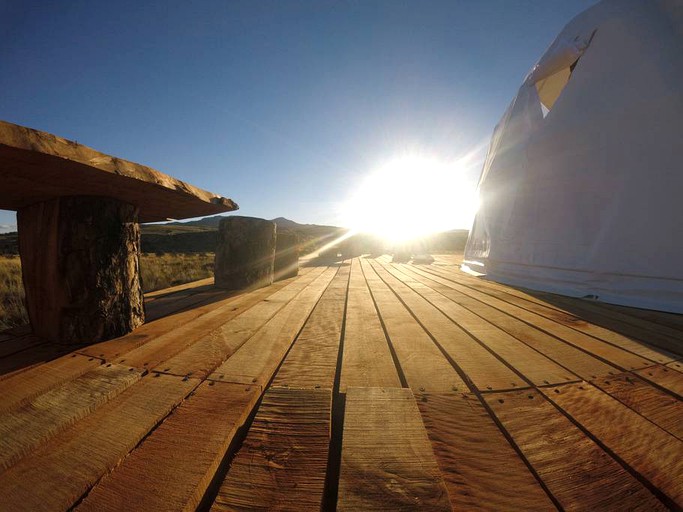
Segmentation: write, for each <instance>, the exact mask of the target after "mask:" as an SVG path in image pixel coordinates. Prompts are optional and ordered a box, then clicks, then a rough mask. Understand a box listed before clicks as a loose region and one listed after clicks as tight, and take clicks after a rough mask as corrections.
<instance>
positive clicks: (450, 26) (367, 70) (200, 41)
mask: <svg viewBox="0 0 683 512" xmlns="http://www.w3.org/2000/svg"><path fill="white" fill-rule="evenodd" d="M594 3H595V0H466V1H457V0H450V1H432V0H419V1H418V0H414V1H400V0H386V1H374V0H363V1H360V0H355V1H343V0H339V1H325V0H310V1H295V0H278V1H256V0H247V1H228V0H220V1H218V0H217V1H188V0H183V1H171V0H160V1H143V0H135V1H123V2H117V1H112V0H107V1H95V0H72V1H68V2H57V1H45V2H36V1H31V0H22V1H12V0H0V119H3V120H6V121H9V122H12V123H17V124H21V125H26V126H29V127H32V128H37V129H40V130H45V131H48V132H51V133H54V134H56V135H60V136H62V137H66V138H68V139H72V140H77V141H78V142H79V143H81V144H85V145H88V146H91V147H93V148H95V149H97V150H100V151H103V152H105V153H110V154H113V155H115V156H117V157H120V158H125V159H128V160H132V161H134V162H139V163H143V164H146V165H149V166H151V167H154V168H156V169H159V170H161V171H163V172H166V173H168V174H170V175H172V176H174V177H177V178H180V179H183V180H186V181H188V182H190V183H192V184H193V185H196V186H199V187H201V188H205V189H207V190H210V191H212V192H215V193H218V194H221V195H224V196H227V197H230V198H232V199H234V200H235V201H237V202H238V203H239V204H240V207H241V209H240V214H242V215H251V216H256V217H263V218H274V217H279V216H284V217H287V218H290V219H293V220H296V221H297V222H304V223H319V224H337V225H339V224H341V219H340V217H339V209H340V205H341V204H343V202H344V201H345V199H346V198H347V197H349V195H350V194H352V193H353V190H354V187H355V186H357V184H358V182H359V180H361V179H362V177H363V176H365V175H367V174H368V173H369V172H371V171H372V170H373V169H375V168H377V167H378V166H381V165H382V164H383V163H384V162H386V161H389V160H391V159H393V158H396V157H397V156H398V155H403V154H412V153H417V154H421V155H427V156H429V157H430V158H433V159H437V160H452V159H455V158H458V157H460V156H463V155H465V154H468V153H470V152H471V151H472V150H478V153H477V156H478V158H475V159H474V160H473V161H472V162H471V165H470V167H469V168H468V169H467V171H466V172H465V176H464V177H463V181H462V182H463V186H471V187H473V186H474V185H475V184H476V182H477V180H478V177H479V172H480V170H481V159H483V156H484V154H485V151H486V144H487V142H488V138H489V136H490V135H491V132H492V130H493V128H494V126H495V124H496V123H497V121H498V119H499V118H500V116H501V115H502V113H503V111H504V110H505V108H506V106H507V104H508V103H509V101H510V100H511V99H512V97H513V96H514V94H515V93H516V90H517V88H518V87H519V85H520V83H521V81H522V79H523V78H524V76H525V74H526V73H527V71H528V70H529V69H530V67H531V66H532V65H533V64H534V63H535V61H536V60H537V59H538V57H540V55H541V54H542V53H543V51H544V50H545V48H546V47H547V46H548V45H549V44H550V43H551V42H552V40H553V39H554V37H555V36H556V35H557V34H558V33H559V31H560V30H561V29H562V27H563V26H564V25H565V24H566V23H567V22H568V21H569V20H570V19H571V18H572V17H573V16H575V15H576V14H578V13H579V12H581V11H582V10H584V9H586V8H587V7H589V6H591V5H593V4H594ZM1 193H2V191H1V190H0V194H1ZM15 223H16V221H15V216H14V213H13V212H3V211H0V225H14V224H15ZM453 227H468V226H453ZM5 230H6V228H5Z"/></svg>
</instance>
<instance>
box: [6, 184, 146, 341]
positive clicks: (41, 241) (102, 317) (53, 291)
mask: <svg viewBox="0 0 683 512" xmlns="http://www.w3.org/2000/svg"><path fill="white" fill-rule="evenodd" d="M17 222H18V229H19V253H20V255H21V265H22V273H23V280H24V288H25V291H26V306H27V309H28V314H29V318H30V320H31V326H32V328H33V332H34V333H35V334H37V335H38V336H41V337H44V338H47V339H49V340H53V341H61V342H69V343H73V342H76V343H94V342H98V341H103V340H108V339H111V338H116V337H118V336H122V335H124V334H127V333H129V332H131V331H132V330H133V329H135V328H136V327H138V326H139V325H141V324H142V323H143V322H144V320H145V314H144V309H143V295H142V288H141V286H140V278H139V275H140V272H139V270H140V226H139V224H138V208H137V207H135V206H132V205H130V204H127V203H123V202H120V201H117V200H114V199H110V198H104V197H90V196H73V197H58V198H55V199H52V200H49V201H45V202H40V203H36V204H33V205H31V206H27V207H24V208H21V209H19V210H18V212H17Z"/></svg>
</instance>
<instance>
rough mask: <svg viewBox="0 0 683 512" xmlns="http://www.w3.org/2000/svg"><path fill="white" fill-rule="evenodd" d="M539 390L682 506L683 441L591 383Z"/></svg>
mask: <svg viewBox="0 0 683 512" xmlns="http://www.w3.org/2000/svg"><path fill="white" fill-rule="evenodd" d="M542 392H543V393H544V394H545V395H546V397H548V398H549V399H550V400H552V401H553V402H554V403H555V404H557V405H558V406H559V407H561V408H562V409H563V410H564V411H566V412H567V413H568V414H570V415H571V416H572V418H574V420H575V421H577V422H579V423H580V424H581V425H582V426H583V427H584V428H585V429H586V430H588V431H589V432H590V433H591V434H592V435H593V436H595V437H596V438H597V439H599V440H600V441H601V442H602V443H603V444H604V445H605V446H606V447H607V448H608V449H610V450H611V451H612V452H613V453H615V454H616V455H617V456H618V457H619V458H621V459H622V460H623V461H624V462H626V463H627V464H628V465H629V466H631V467H632V468H633V469H634V470H635V471H637V472H638V473H640V474H641V475H642V476H643V477H645V478H646V479H647V480H649V481H650V482H651V483H652V485H654V486H655V487H657V488H658V489H659V490H660V491H662V492H663V493H664V494H666V495H667V496H668V497H669V498H670V499H671V500H672V501H673V502H674V503H677V504H678V505H679V506H683V441H681V440H680V439H676V438H675V437H674V436H672V435H671V434H669V433H668V432H666V431H664V430H662V429H661V428H659V427H657V426H656V425H654V424H653V423H651V422H650V421H648V420H647V419H645V418H643V417H642V416H641V415H639V414H637V413H636V412H634V411H632V410H631V409H629V408H628V407H626V406H625V405H623V404H621V403H619V402H618V401H617V400H614V399H613V398H611V397H610V396H609V395H607V394H605V393H603V392H602V391H600V390H599V389H597V388H595V387H593V386H590V385H587V384H569V385H566V386H562V387H555V388H545V389H543V390H542ZM679 420H680V418H679Z"/></svg>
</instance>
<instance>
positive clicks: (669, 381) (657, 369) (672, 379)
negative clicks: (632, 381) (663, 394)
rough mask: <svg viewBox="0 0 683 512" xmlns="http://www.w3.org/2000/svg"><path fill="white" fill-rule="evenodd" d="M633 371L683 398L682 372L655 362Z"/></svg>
mask: <svg viewBox="0 0 683 512" xmlns="http://www.w3.org/2000/svg"><path fill="white" fill-rule="evenodd" d="M633 373H635V374H636V375H638V376H640V377H642V378H643V379H645V380H648V381H650V382H653V383H655V384H657V385H658V386H660V387H662V388H664V389H666V390H668V391H670V392H671V393H673V394H674V395H676V396H677V397H678V398H679V399H681V400H683V374H682V373H681V372H678V371H676V370H672V369H669V368H668V367H666V366H662V365H659V364H657V365H655V366H651V367H649V368H644V369H642V370H638V371H635V372H633Z"/></svg>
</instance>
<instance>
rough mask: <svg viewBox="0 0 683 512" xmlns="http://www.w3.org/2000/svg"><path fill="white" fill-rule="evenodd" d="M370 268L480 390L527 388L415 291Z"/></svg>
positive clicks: (384, 271)
mask: <svg viewBox="0 0 683 512" xmlns="http://www.w3.org/2000/svg"><path fill="white" fill-rule="evenodd" d="M373 267H374V268H375V270H376V271H377V273H378V275H379V276H380V277H381V278H382V279H383V280H384V281H385V282H386V283H387V284H388V285H389V287H390V288H391V289H392V290H394V292H396V294H397V295H398V297H399V298H400V299H401V301H402V302H403V303H404V304H405V305H406V306H407V307H408V309H410V311H412V313H413V314H414V315H415V317H416V318H417V320H418V321H419V322H420V324H421V325H422V326H423V328H424V329H425V330H426V331H427V332H429V333H430V334H431V336H432V337H433V338H434V339H435V340H436V342H437V343H438V344H439V345H441V347H442V348H443V350H444V351H445V352H446V353H447V354H448V355H449V357H450V358H451V360H452V361H454V362H455V363H456V364H457V365H458V366H459V367H460V368H461V369H462V371H463V372H464V373H465V374H466V375H467V377H468V378H469V379H470V380H471V381H472V383H473V384H474V386H476V387H477V388H478V389H479V390H482V391H487V390H493V389H510V388H514V387H518V388H522V387H525V386H527V383H526V382H524V380H522V379H521V378H520V377H519V376H518V375H517V374H516V373H515V372H513V371H512V370H511V369H510V368H508V367H507V366H506V365H505V364H503V363H502V362H501V361H500V360H499V359H497V358H496V357H495V356H494V355H493V354H491V352H489V351H488V350H486V349H485V348H484V347H482V346H481V345H480V344H479V343H477V341H475V340H474V339H473V338H472V337H471V336H470V335H469V334H468V333H467V332H466V331H465V330H463V329H462V328H461V327H460V326H459V325H457V324H455V323H454V322H453V321H452V320H451V319H450V318H448V317H447V316H446V315H444V314H443V313H442V312H441V311H439V310H438V309H436V308H435V307H434V306H433V305H432V304H430V303H429V302H428V301H427V300H426V299H424V297H422V296H420V295H419V294H418V293H417V292H415V290H413V289H412V288H410V287H409V286H407V285H405V284H404V283H403V282H401V281H399V280H398V279H396V278H395V277H394V276H393V275H391V274H389V273H388V272H387V271H386V270H384V267H382V266H380V265H375V264H373Z"/></svg>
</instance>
